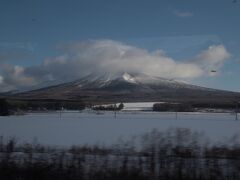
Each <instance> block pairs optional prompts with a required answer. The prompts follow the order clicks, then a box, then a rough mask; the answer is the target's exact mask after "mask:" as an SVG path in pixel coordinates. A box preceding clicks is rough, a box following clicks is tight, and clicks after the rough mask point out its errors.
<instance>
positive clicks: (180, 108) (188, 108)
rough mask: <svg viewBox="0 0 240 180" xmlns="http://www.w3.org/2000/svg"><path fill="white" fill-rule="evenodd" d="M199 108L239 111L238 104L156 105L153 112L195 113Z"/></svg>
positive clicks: (167, 103)
mask: <svg viewBox="0 0 240 180" xmlns="http://www.w3.org/2000/svg"><path fill="white" fill-rule="evenodd" d="M198 108H200V109H201V108H213V109H231V110H234V111H236V110H237V111H238V112H239V109H238V104H237V103H235V102H232V103H171V102H166V103H155V104H154V105H153V111H162V112H165V111H169V112H193V111H196V109H198Z"/></svg>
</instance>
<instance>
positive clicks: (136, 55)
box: [0, 40, 230, 89]
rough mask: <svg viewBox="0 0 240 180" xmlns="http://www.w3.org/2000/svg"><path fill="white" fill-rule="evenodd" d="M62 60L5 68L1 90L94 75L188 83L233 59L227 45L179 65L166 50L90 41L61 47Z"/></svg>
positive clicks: (209, 50) (50, 59)
mask: <svg viewBox="0 0 240 180" xmlns="http://www.w3.org/2000/svg"><path fill="white" fill-rule="evenodd" d="M58 50H59V56H57V57H52V58H46V60H45V61H44V62H43V63H42V64H40V65H36V66H31V67H27V68H23V67H20V66H11V65H8V66H1V68H0V77H2V78H1V79H2V80H1V81H0V87H3V86H5V89H6V87H7V86H8V87H9V89H11V88H18V87H21V86H24V85H25V86H31V85H36V84H39V83H43V82H49V81H52V82H55V83H56V82H66V81H72V80H75V79H78V78H80V77H83V76H85V75H87V74H90V73H113V74H114V73H119V72H134V73H145V74H148V75H153V76H161V77H165V78H178V79H188V78H197V77H201V76H205V75H207V74H209V69H212V68H214V69H216V70H218V69H219V68H221V66H222V65H223V64H224V62H225V60H227V59H228V58H229V57H230V53H229V52H228V51H227V50H226V48H225V47H224V46H223V45H213V46H210V47H209V48H208V49H206V50H204V51H202V52H200V53H199V54H197V55H196V56H195V57H193V58H192V59H191V60H183V61H177V60H175V59H173V58H171V57H169V56H168V55H166V54H165V53H164V52H163V51H162V50H155V51H151V52H149V51H148V50H146V49H141V48H137V47H134V46H131V45H127V44H124V43H121V42H118V41H112V40H89V41H82V42H78V43H72V44H64V45H59V46H58Z"/></svg>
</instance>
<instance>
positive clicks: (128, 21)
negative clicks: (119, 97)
mask: <svg viewBox="0 0 240 180" xmlns="http://www.w3.org/2000/svg"><path fill="white" fill-rule="evenodd" d="M239 22H240V2H237V3H233V2H232V1H231V0H201V1H193V0H181V1H179V0H121V1H120V0H71V1H67V0H51V1H49V0H48V1H47V0H21V1H19V0H1V6H0V23H1V28H0V66H1V68H0V77H1V78H0V88H2V90H8V89H11V88H12V89H13V88H18V87H22V86H24V85H25V84H26V85H29V86H30V85H32V84H34V83H35V84H36V83H39V82H41V81H43V79H41V80H40V79H39V77H36V76H37V75H36V74H34V73H32V72H33V70H32V69H34V68H35V69H36V68H37V69H38V71H41V73H38V76H43V74H44V73H46V74H48V77H50V76H51V77H53V78H50V79H57V77H54V76H58V74H57V73H55V74H54V75H52V74H51V69H50V68H45V69H44V70H39V69H41V68H42V67H43V64H44V62H45V61H46V60H49V59H50V60H52V61H54V60H55V61H54V62H56V59H57V60H58V59H59V57H62V56H65V55H66V54H70V52H69V51H68V52H66V50H65V51H64V52H63V50H62V49H61V48H60V50H59V46H60V47H61V46H63V45H64V46H66V44H68V45H69V44H75V45H76V44H78V43H82V42H86V41H89V40H93V41H97V42H99V41H103V42H105V41H106V40H111V41H113V42H114V43H113V45H112V44H111V45H112V46H114V47H116V48H117V47H118V46H119V43H121V44H124V45H125V46H130V47H131V48H130V49H131V50H133V47H134V48H138V49H141V50H144V51H148V53H149V54H148V55H147V56H146V57H147V58H146V61H148V60H147V59H148V57H149V56H151V58H150V59H151V63H154V60H152V56H154V55H152V54H151V53H152V52H155V51H157V50H161V51H163V52H164V55H161V58H163V56H164V58H166V57H168V58H171V59H173V60H174V63H176V64H178V63H183V65H184V64H186V62H188V61H191V60H193V59H194V60H195V59H199V58H198V57H203V53H204V52H205V51H207V50H209V47H212V46H214V47H216V48H218V47H219V46H221V47H224V48H222V49H221V47H220V49H219V51H221V50H224V51H226V52H225V55H226V54H227V55H226V56H225V59H221V58H220V61H221V62H220V63H221V64H220V65H219V62H218V63H217V65H216V63H215V64H214V66H213V64H211V68H214V69H217V73H216V74H215V75H209V76H207V75H198V76H196V74H194V76H193V77H187V78H185V76H184V77H183V76H181V75H180V76H181V77H180V78H183V79H184V80H186V81H189V82H191V83H194V84H198V85H203V86H208V87H213V88H220V89H227V90H232V91H240V83H239V80H238V77H239V76H240V51H239V49H240V34H239V32H240V23H239ZM108 45H109V43H108ZM71 47H72V46H71ZM93 47H95V45H90V49H91V48H93ZM68 49H69V48H68ZM78 50H79V49H78ZM110 50H111V48H108V51H107V52H108V53H109V51H110ZM79 51H81V50H79ZM103 51H104V52H105V51H106V49H104V50H103ZM77 53H78V52H77ZM75 54H76V52H75ZM90 56H91V57H92V55H90ZM76 57H79V56H76ZM137 57H138V56H137ZM204 57H205V56H204ZM64 60H66V58H65V59H64ZM66 61H68V60H66ZM69 61H72V60H71V59H70V60H69ZM80 61H81V59H80V60H79V62H80ZM129 61H132V59H131V58H130V59H129ZM152 61H153V62H152ZM198 61H200V60H198ZM203 61H204V62H205V61H206V59H204V60H203ZM104 62H105V61H104ZM107 62H108V61H107ZM125 62H127V61H125ZM136 62H137V61H136ZM140 62H141V63H144V62H142V61H140ZM105 63H106V62H105ZM156 63H158V62H156ZM90 64H91V63H90ZM90 64H88V65H90ZM98 65H99V66H101V67H102V64H101V63H98ZM207 65H208V64H207V63H205V64H204V66H207ZM16 66H17V68H16ZM215 66H216V67H215ZM56 67H58V66H56ZM69 67H71V66H69ZM81 67H82V66H81V65H79V68H80V69H79V71H81ZM84 67H86V66H84ZM181 67H182V66H181ZM181 67H178V68H177V69H179V68H181ZM198 67H200V65H199V66H198ZM202 67H203V65H201V68H202ZM94 68H98V67H97V66H94ZM205 68H206V67H205ZM46 69H47V70H46ZM103 70H104V69H103ZM201 70H202V69H201ZM59 71H61V70H59ZM75 71H77V70H75ZM89 71H94V69H93V68H90V69H89ZM159 71H161V68H160V69H159ZM179 71H180V70H179ZM184 71H185V70H184ZM203 72H205V74H206V70H203ZM166 73H167V71H166ZM170 73H171V72H170ZM13 74H15V76H16V77H13ZM160 74H161V73H160ZM199 74H204V73H199ZM20 75H21V76H22V79H20V80H19V79H17V76H20ZM78 75H79V76H80V75H81V74H79V73H78ZM154 75H158V73H156V74H154ZM161 75H162V74H161ZM177 75H178V74H177ZM177 75H176V76H177ZM31 76H33V77H31ZM166 76H167V77H168V75H166ZM172 76H173V75H172ZM71 77H75V78H76V77H77V76H72V75H71ZM61 78H63V77H61ZM174 78H178V77H174ZM36 79H37V80H36ZM70 79H71V78H69V79H67V80H70ZM44 80H46V79H44Z"/></svg>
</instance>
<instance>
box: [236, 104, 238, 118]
mask: <svg viewBox="0 0 240 180" xmlns="http://www.w3.org/2000/svg"><path fill="white" fill-rule="evenodd" d="M237 120H238V102H237V104H236V121H237Z"/></svg>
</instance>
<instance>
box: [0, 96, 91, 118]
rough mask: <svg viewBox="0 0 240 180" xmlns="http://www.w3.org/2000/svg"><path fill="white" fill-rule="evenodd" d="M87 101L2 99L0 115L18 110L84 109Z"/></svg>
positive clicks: (0, 101)
mask: <svg viewBox="0 0 240 180" xmlns="http://www.w3.org/2000/svg"><path fill="white" fill-rule="evenodd" d="M85 106H86V105H85V103H83V102H81V101H71V100H52V99H43V100H41V99H39V100H16V99H0V115H9V114H12V113H14V112H16V111H19V110H21V111H29V110H32V111H46V110H61V109H62V108H64V109H68V110H83V109H85Z"/></svg>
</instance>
